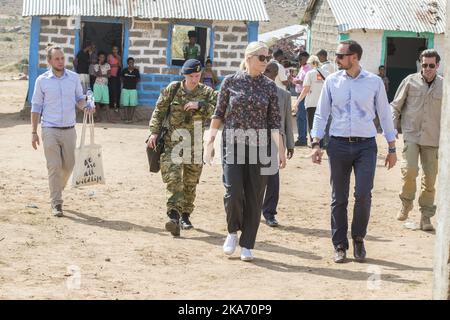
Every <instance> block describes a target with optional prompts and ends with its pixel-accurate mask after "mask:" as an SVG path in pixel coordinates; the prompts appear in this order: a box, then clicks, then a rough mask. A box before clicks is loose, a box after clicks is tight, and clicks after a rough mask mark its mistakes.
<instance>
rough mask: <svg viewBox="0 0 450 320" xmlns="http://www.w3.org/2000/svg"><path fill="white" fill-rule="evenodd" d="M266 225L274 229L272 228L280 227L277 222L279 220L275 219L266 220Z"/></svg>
mask: <svg viewBox="0 0 450 320" xmlns="http://www.w3.org/2000/svg"><path fill="white" fill-rule="evenodd" d="M266 224H267V225H268V226H269V227H272V228H274V227H278V221H277V219H275V218H269V219H266Z"/></svg>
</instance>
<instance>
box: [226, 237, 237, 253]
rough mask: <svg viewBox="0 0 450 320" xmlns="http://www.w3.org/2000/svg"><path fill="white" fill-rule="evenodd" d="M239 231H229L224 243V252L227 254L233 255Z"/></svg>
mask: <svg viewBox="0 0 450 320" xmlns="http://www.w3.org/2000/svg"><path fill="white" fill-rule="evenodd" d="M236 245H237V233H229V234H228V236H227V238H226V239H225V243H224V244H223V252H224V253H225V254H227V255H232V254H233V253H234V250H236Z"/></svg>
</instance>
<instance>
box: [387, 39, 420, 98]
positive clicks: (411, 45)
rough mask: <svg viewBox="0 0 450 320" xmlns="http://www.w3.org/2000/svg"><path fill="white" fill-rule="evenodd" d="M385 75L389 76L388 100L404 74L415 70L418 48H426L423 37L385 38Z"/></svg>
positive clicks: (404, 76)
mask: <svg viewBox="0 0 450 320" xmlns="http://www.w3.org/2000/svg"><path fill="white" fill-rule="evenodd" d="M386 41H387V43H386V48H387V50H386V62H385V65H386V76H387V77H388V78H389V91H388V98H389V101H392V100H393V99H394V96H395V93H396V92H397V89H398V87H399V86H400V83H401V82H402V80H403V79H405V78H406V76H408V75H410V74H412V73H416V72H417V64H416V61H417V60H418V59H419V53H418V52H419V49H420V48H424V47H425V48H426V47H427V45H428V43H427V39H425V38H395V37H388V38H387V39H386Z"/></svg>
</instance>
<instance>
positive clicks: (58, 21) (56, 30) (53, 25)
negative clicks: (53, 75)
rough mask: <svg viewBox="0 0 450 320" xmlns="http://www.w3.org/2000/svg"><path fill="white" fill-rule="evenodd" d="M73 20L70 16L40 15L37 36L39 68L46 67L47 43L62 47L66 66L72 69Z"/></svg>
mask: <svg viewBox="0 0 450 320" xmlns="http://www.w3.org/2000/svg"><path fill="white" fill-rule="evenodd" d="M74 24H75V20H74V19H72V18H56V17H42V18H41V32H40V37H39V68H47V58H46V51H45V49H46V48H47V45H48V44H49V43H51V44H54V45H58V46H60V47H62V48H63V49H64V53H65V58H66V67H67V68H68V69H73V58H74V52H73V51H74V46H75V28H74Z"/></svg>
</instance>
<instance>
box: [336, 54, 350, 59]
mask: <svg viewBox="0 0 450 320" xmlns="http://www.w3.org/2000/svg"><path fill="white" fill-rule="evenodd" d="M353 54H354V53H336V58H338V59H339V60H342V59H344V57H346V56H351V55H353Z"/></svg>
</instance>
